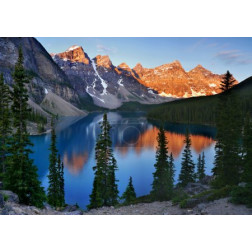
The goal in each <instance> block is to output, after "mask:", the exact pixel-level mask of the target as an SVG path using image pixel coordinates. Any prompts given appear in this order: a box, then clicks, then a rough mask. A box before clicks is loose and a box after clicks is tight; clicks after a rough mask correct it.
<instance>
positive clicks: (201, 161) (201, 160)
mask: <svg viewBox="0 0 252 252" xmlns="http://www.w3.org/2000/svg"><path fill="white" fill-rule="evenodd" d="M205 176H206V174H205V154H204V152H203V154H202V157H201V155H199V157H198V163H197V173H196V177H197V179H198V181H201V180H202V179H203V178H204V177H205Z"/></svg>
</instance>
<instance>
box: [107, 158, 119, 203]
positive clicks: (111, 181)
mask: <svg viewBox="0 0 252 252" xmlns="http://www.w3.org/2000/svg"><path fill="white" fill-rule="evenodd" d="M116 170H118V167H117V163H116V159H115V158H114V157H112V162H111V165H110V168H109V172H108V189H109V197H110V205H112V206H114V205H116V204H117V203H118V194H119V191H118V188H117V184H116V182H118V180H117V179H116V177H115V171H116Z"/></svg>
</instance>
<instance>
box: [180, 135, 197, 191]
mask: <svg viewBox="0 0 252 252" xmlns="http://www.w3.org/2000/svg"><path fill="white" fill-rule="evenodd" d="M184 143H185V149H184V151H183V157H182V163H181V171H180V174H179V184H180V185H181V186H183V187H184V186H186V185H187V184H188V183H190V182H195V172H194V169H195V164H194V162H193V160H192V153H191V139H190V135H189V132H188V130H187V131H186V136H185V140H184Z"/></svg>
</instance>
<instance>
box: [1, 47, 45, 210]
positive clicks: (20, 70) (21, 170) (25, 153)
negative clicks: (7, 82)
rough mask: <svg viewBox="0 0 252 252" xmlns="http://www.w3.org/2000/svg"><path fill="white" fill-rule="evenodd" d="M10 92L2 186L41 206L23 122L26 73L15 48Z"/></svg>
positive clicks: (26, 108)
mask: <svg viewBox="0 0 252 252" xmlns="http://www.w3.org/2000/svg"><path fill="white" fill-rule="evenodd" d="M13 79H14V85H13V92H12V96H11V98H12V106H11V111H12V116H13V127H14V129H15V130H14V133H13V137H12V138H11V139H10V144H9V147H10V148H9V155H8V158H7V167H6V172H5V175H4V187H5V188H6V189H7V190H11V191H13V192H14V193H17V194H18V196H19V199H20V202H21V203H24V204H30V205H35V206H38V207H42V206H43V201H44V200H45V194H44V190H43V188H42V187H41V183H40V181H39V180H38V175H37V167H36V166H35V165H34V164H33V160H32V159H30V158H29V155H30V154H31V153H32V151H31V149H30V147H31V146H32V143H31V141H30V139H29V134H28V132H27V127H26V122H27V119H28V114H29V112H30V109H29V107H28V94H27V89H26V88H25V83H27V76H26V74H25V70H24V67H23V53H22V50H21V48H20V49H19V57H18V61H17V63H16V65H15V70H14V73H13Z"/></svg>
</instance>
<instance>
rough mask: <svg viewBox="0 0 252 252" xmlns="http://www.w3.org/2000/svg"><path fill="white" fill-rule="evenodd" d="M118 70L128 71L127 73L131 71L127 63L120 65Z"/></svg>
mask: <svg viewBox="0 0 252 252" xmlns="http://www.w3.org/2000/svg"><path fill="white" fill-rule="evenodd" d="M118 68H121V69H123V70H126V71H131V68H130V67H129V66H128V65H127V64H126V63H125V62H123V63H121V64H120V65H118Z"/></svg>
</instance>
